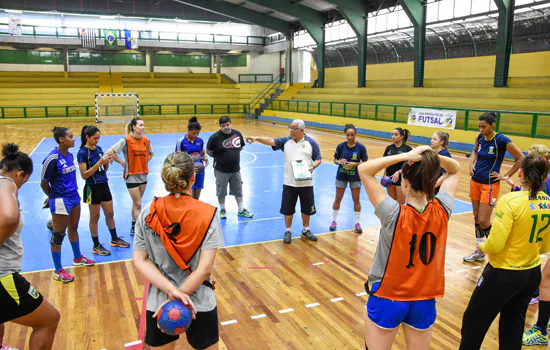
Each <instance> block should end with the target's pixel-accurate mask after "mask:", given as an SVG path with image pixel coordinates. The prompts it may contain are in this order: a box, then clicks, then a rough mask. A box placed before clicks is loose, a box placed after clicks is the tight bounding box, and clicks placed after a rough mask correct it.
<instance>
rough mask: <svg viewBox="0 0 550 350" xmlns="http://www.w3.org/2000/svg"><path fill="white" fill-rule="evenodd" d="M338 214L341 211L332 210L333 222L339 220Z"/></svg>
mask: <svg viewBox="0 0 550 350" xmlns="http://www.w3.org/2000/svg"><path fill="white" fill-rule="evenodd" d="M338 212H339V210H332V221H336V219H337V218H338Z"/></svg>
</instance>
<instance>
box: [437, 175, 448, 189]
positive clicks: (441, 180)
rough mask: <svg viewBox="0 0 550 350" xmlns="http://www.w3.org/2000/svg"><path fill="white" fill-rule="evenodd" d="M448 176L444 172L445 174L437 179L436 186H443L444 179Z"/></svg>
mask: <svg viewBox="0 0 550 350" xmlns="http://www.w3.org/2000/svg"><path fill="white" fill-rule="evenodd" d="M446 178H447V173H443V175H441V176H440V177H439V179H437V182H436V183H435V187H436V188H437V187H439V186H441V184H442V183H443V181H444V180H445V179H446Z"/></svg>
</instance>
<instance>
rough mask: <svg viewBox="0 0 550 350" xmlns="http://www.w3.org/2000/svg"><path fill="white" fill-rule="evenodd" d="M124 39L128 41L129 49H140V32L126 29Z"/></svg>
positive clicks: (127, 46)
mask: <svg viewBox="0 0 550 350" xmlns="http://www.w3.org/2000/svg"><path fill="white" fill-rule="evenodd" d="M124 39H125V40H126V48H127V49H137V48H138V32H137V31H132V30H128V29H124Z"/></svg>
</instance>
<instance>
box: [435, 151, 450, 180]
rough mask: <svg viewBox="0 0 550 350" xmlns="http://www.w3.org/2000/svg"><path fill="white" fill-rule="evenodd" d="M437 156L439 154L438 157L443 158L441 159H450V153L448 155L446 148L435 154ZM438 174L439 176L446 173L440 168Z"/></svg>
mask: <svg viewBox="0 0 550 350" xmlns="http://www.w3.org/2000/svg"><path fill="white" fill-rule="evenodd" d="M437 154H439V155H440V156H443V157H449V158H452V156H451V153H449V150H448V149H446V148H443V149H442V150H441V151H439V152H437ZM440 172H441V174H440V176H441V175H443V174H444V173H446V172H447V171H446V170H445V169H443V168H441V171H440Z"/></svg>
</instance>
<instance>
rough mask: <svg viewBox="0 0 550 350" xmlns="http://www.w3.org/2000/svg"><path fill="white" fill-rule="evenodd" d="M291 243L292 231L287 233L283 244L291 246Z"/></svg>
mask: <svg viewBox="0 0 550 350" xmlns="http://www.w3.org/2000/svg"><path fill="white" fill-rule="evenodd" d="M291 241H292V233H290V231H286V232H285V236H284V238H283V242H285V243H287V244H290V242H291Z"/></svg>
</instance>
